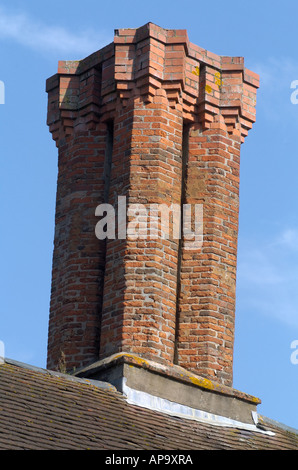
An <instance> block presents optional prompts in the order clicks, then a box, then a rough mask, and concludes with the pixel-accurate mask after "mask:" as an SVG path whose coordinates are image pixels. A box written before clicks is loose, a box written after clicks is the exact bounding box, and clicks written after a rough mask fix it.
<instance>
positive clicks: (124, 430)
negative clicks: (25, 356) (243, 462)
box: [0, 361, 298, 450]
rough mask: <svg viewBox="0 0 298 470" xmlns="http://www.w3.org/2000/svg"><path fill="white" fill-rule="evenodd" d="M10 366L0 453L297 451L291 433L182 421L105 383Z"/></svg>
mask: <svg viewBox="0 0 298 470" xmlns="http://www.w3.org/2000/svg"><path fill="white" fill-rule="evenodd" d="M94 384H95V382H92V381H88V380H82V379H78V378H72V377H71V376H67V375H63V374H58V373H57V374H56V373H53V372H49V371H46V370H42V369H36V368H30V367H25V366H24V365H22V364H18V363H14V362H13V361H8V362H5V363H4V364H1V365H0V449H2V450H3V449H7V450H9V449H12V450H23V449H31V450H35V449H37V450H38V449H39V450H50V449H53V450H72V449H74V450H81V449H82V450H85V449H86V450H87V449H91V450H92V449H94V450H128V449H129V450H146V449H147V450H221V449H222V450H237V449H241V450H262V449H267V450H271V449H283V450H291V449H292V450H297V449H298V434H297V433H296V432H295V431H289V430H286V429H283V428H282V427H277V426H276V425H275V424H272V422H265V426H266V429H267V430H270V431H273V432H274V433H275V435H274V436H268V435H266V434H262V433H259V432H252V431H246V430H243V429H242V430H240V429H235V428H226V427H222V426H216V425H212V424H205V423H203V424H202V423H200V422H197V421H193V420H189V419H181V418H176V417H173V416H169V415H166V414H163V413H158V412H155V411H151V410H149V409H145V408H141V407H137V406H134V405H131V404H128V403H127V402H126V400H125V397H123V396H122V395H121V394H120V393H119V392H117V391H116V390H115V389H114V388H113V387H112V386H110V385H109V384H104V383H102V382H99V383H98V386H96V385H94Z"/></svg>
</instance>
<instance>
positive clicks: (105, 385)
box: [4, 357, 117, 392]
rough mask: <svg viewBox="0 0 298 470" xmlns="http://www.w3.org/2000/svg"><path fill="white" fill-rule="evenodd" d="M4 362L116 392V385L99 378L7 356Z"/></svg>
mask: <svg viewBox="0 0 298 470" xmlns="http://www.w3.org/2000/svg"><path fill="white" fill-rule="evenodd" d="M4 363H5V364H9V365H12V366H16V367H20V368H22V369H27V370H31V371H33V372H39V373H41V374H48V375H52V376H54V377H61V378H64V379H66V380H69V381H70V382H75V383H86V384H89V385H94V386H95V387H97V388H101V389H103V390H109V391H113V392H117V389H116V387H114V385H112V384H110V383H108V382H103V381H101V380H93V379H84V378H81V377H76V376H74V375H69V374H64V373H62V372H58V371H54V370H50V369H44V368H42V367H38V366H34V365H31V364H26V363H25V362H20V361H15V360H14V359H10V358H7V357H5V358H4Z"/></svg>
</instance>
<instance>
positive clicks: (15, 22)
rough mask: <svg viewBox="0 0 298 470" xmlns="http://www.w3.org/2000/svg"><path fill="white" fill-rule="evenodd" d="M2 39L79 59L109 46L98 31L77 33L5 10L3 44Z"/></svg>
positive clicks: (0, 28)
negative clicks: (73, 54)
mask: <svg viewBox="0 0 298 470" xmlns="http://www.w3.org/2000/svg"><path fill="white" fill-rule="evenodd" d="M1 38H2V39H10V40H13V41H15V42H17V43H19V44H21V45H23V46H26V47H29V48H31V49H35V50H40V51H43V52H59V53H62V54H63V53H66V54H70V53H75V54H76V55H77V56H86V55H88V54H91V53H92V52H94V51H96V50H98V49H100V48H101V47H103V46H104V45H106V43H107V41H106V40H105V38H104V37H103V35H100V34H98V33H95V32H94V31H90V30H89V31H81V32H75V33H73V32H71V31H68V30H67V29H65V28H62V27H59V26H55V25H48V24H44V23H42V22H41V21H39V20H36V19H33V18H31V17H29V16H28V15H27V14H26V13H23V12H21V13H11V12H8V11H7V10H5V9H3V8H2V7H0V40H1ZM76 58H81V57H76Z"/></svg>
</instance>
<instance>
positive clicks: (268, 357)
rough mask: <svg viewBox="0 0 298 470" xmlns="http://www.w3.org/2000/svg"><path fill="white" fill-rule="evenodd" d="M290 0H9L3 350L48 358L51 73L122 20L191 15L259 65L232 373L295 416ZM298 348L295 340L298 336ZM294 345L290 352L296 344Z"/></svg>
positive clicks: (38, 361)
mask: <svg viewBox="0 0 298 470" xmlns="http://www.w3.org/2000/svg"><path fill="white" fill-rule="evenodd" d="M297 14H298V4H296V2H295V1H284V2H283V3H282V6H280V4H278V3H277V2H275V4H273V2H271V1H270V2H269V1H266V0H264V1H263V2H260V1H258V2H257V1H250V2H249V3H243V2H239V1H227V2H222V1H217V0H215V1H213V2H210V1H208V2H203V1H187V0H185V1H184V2H183V3H182V2H179V1H175V0H172V1H168V0H166V1H162V2H161V1H156V0H151V1H150V6H146V4H145V2H140V1H126V2H123V1H118V0H114V2H113V3H110V2H99V1H95V0H85V2H84V3H82V2H79V1H76V0H72V1H69V0H64V1H63V2H61V1H59V2H58V1H57V0H52V1H51V3H50V4H48V3H47V2H40V1H36V0H28V1H27V2H24V1H17V0H16V1H9V2H8V1H6V2H4V1H1V0H0V57H1V62H0V80H1V81H2V82H4V84H5V104H4V105H0V155H1V158H0V174H1V177H2V180H1V185H0V195H1V198H0V204H1V219H2V230H1V235H0V236H1V264H0V285H1V295H0V340H2V341H3V342H4V344H5V354H6V356H7V357H9V358H12V359H15V360H19V361H22V362H26V363H29V364H33V365H37V366H40V367H45V362H46V344H47V327H48V314H49V313H48V312H49V298H50V284H51V262H52V247H53V235H54V210H55V196H56V177H57V149H56V147H55V144H54V142H53V141H52V139H51V135H50V133H49V132H48V128H47V126H46V110H47V96H46V93H45V81H46V79H47V78H48V77H50V76H51V75H53V74H55V73H56V71H57V64H58V60H64V59H81V58H84V57H85V56H87V55H88V54H90V53H92V52H94V51H96V50H98V49H100V48H101V47H103V46H105V45H106V44H108V43H110V42H111V41H112V40H113V34H114V29H117V28H127V27H130V28H135V27H139V26H142V25H143V24H145V23H147V22H149V21H151V22H153V23H156V24H158V25H159V26H161V27H164V28H169V29H172V28H173V29H174V28H179V29H187V31H188V36H189V39H190V41H191V42H193V43H195V44H197V45H199V46H201V47H203V48H206V49H208V50H210V51H211V52H214V53H217V54H222V55H231V56H243V57H244V58H245V65H246V67H248V68H249V69H251V70H253V71H255V72H257V73H259V74H260V77H261V87H260V89H259V91H258V95H257V121H256V124H255V125H254V127H253V129H252V130H251V131H250V132H249V135H248V137H247V138H246V141H245V144H244V145H243V146H242V153H241V184H240V231H239V248H238V281H237V309H236V339H235V357H234V387H235V388H237V389H239V390H241V391H243V392H247V393H250V394H252V395H255V396H258V397H260V398H261V399H262V405H261V406H260V407H259V412H260V413H262V414H264V415H266V416H268V417H270V418H272V419H275V420H278V421H281V422H282V423H284V424H286V425H288V426H292V427H295V428H298V406H297V390H298V364H295V363H293V362H295V361H291V355H292V354H293V353H295V350H293V349H291V344H292V342H294V341H296V340H298V208H297V201H298V185H297V174H298V140H297V131H298V105H295V104H293V103H292V102H291V100H290V97H291V93H292V92H293V90H291V88H290V85H291V82H292V81H294V80H298V51H297V24H296V23H297ZM296 348H297V347H296ZM292 357H293V355H292Z"/></svg>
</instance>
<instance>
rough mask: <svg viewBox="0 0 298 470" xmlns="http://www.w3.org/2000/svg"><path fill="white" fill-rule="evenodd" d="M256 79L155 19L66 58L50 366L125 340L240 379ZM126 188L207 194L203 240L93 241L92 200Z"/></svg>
mask: <svg viewBox="0 0 298 470" xmlns="http://www.w3.org/2000/svg"><path fill="white" fill-rule="evenodd" d="M258 85H259V79H258V76H257V75H256V74H254V73H253V72H250V71H249V70H247V69H246V68H245V67H244V61H243V58H241V57H222V56H218V55H216V54H213V53H211V52H209V51H206V50H204V49H202V48H200V47H198V46H196V45H194V44H192V43H190V42H189V40H188V37H187V33H186V31H185V30H165V29H162V28H160V27H158V26H156V25H154V24H152V23H148V24H146V25H145V26H143V27H141V28H138V29H123V30H117V31H115V37H114V42H113V43H111V44H110V45H108V46H106V47H105V48H103V49H101V50H100V51H97V52H95V53H94V54H92V55H91V56H89V57H87V58H86V59H83V60H81V61H64V62H59V68H58V74H56V75H55V76H53V77H52V78H50V79H49V80H48V81H47V92H48V94H49V105H48V124H49V127H50V131H51V132H52V135H53V138H54V140H55V141H56V144H57V146H58V148H59V174H58V189H57V210H56V234H55V248H54V262H53V281H52V300H51V313H50V325H49V346H48V367H49V368H55V367H57V365H58V363H59V362H61V359H62V360H63V361H65V364H66V368H67V369H71V368H73V367H81V366H84V365H86V364H88V363H90V362H92V361H95V360H96V359H97V358H98V357H99V358H103V357H107V356H109V355H111V354H115V353H117V352H128V353H133V354H137V355H139V356H141V357H147V358H149V359H151V360H155V361H157V362H161V363H164V364H171V363H173V362H175V363H177V364H179V365H180V366H182V367H185V368H186V369H188V370H192V371H194V372H195V373H198V374H199V375H201V376H203V377H207V378H210V379H212V380H217V381H218V382H220V383H222V384H225V385H231V383H232V364H233V342H234V314H235V285H236V284H235V283H236V259H237V236H238V211H239V165H240V146H241V143H242V142H243V141H244V139H245V137H246V135H247V132H248V130H249V129H250V128H251V127H252V125H253V122H254V121H255V104H256V90H257V88H258ZM111 122H112V123H113V124H112V125H111ZM111 129H112V131H111ZM107 142H108V143H107ZM111 147H113V148H111ZM111 150H112V151H111ZM118 196H126V198H127V203H128V204H129V203H142V204H145V205H149V204H152V203H157V204H161V203H166V204H171V203H175V204H180V205H181V204H186V203H187V204H201V205H203V209H204V229H203V240H204V243H203V246H202V247H201V248H200V249H199V250H193V251H187V250H186V247H185V244H184V242H183V240H182V242H181V243H179V241H178V240H166V239H158V240H150V242H149V241H148V240H144V239H137V240H133V241H132V240H127V239H121V240H119V239H116V240H107V242H105V241H99V240H96V238H95V233H94V227H95V225H96V222H97V219H96V217H95V216H94V211H95V208H96V206H97V205H99V204H100V203H103V202H109V203H110V204H112V205H113V206H114V207H116V204H117V197H118Z"/></svg>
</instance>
